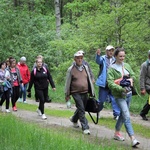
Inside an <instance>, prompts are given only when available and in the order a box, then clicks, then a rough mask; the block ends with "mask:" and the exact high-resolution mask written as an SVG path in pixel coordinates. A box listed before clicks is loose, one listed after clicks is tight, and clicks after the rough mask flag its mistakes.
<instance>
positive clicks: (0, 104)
mask: <svg viewBox="0 0 150 150" xmlns="http://www.w3.org/2000/svg"><path fill="white" fill-rule="evenodd" d="M9 98H10V89H8V90H7V91H4V93H3V95H2V98H1V101H0V106H2V105H3V103H4V101H5V100H6V109H9Z"/></svg>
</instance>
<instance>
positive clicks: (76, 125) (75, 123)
mask: <svg viewBox="0 0 150 150" xmlns="http://www.w3.org/2000/svg"><path fill="white" fill-rule="evenodd" d="M70 121H71V122H72V123H73V127H74V128H79V124H78V123H77V122H73V121H72V117H70Z"/></svg>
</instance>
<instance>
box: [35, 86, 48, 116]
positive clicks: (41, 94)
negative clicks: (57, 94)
mask: <svg viewBox="0 0 150 150" xmlns="http://www.w3.org/2000/svg"><path fill="white" fill-rule="evenodd" d="M35 92H36V94H37V96H38V98H39V100H40V102H39V109H40V110H41V113H42V114H44V103H45V101H46V98H47V95H48V88H46V89H35Z"/></svg>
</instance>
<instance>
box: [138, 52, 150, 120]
mask: <svg viewBox="0 0 150 150" xmlns="http://www.w3.org/2000/svg"><path fill="white" fill-rule="evenodd" d="M140 90H141V95H145V94H146V92H147V93H148V94H149V100H148V101H147V102H146V104H145V105H144V107H143V109H142V111H141V112H140V116H141V117H142V119H143V120H145V121H147V120H148V118H147V117H146V115H147V114H148V112H149V110H150V50H149V51H148V60H147V61H145V62H144V63H143V64H142V65H141V71H140Z"/></svg>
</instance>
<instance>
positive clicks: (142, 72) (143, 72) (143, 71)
mask: <svg viewBox="0 0 150 150" xmlns="http://www.w3.org/2000/svg"><path fill="white" fill-rule="evenodd" d="M146 74H147V68H146V65H145V63H143V64H142V65H141V69H140V90H141V94H143V95H145V94H146V89H145V79H146Z"/></svg>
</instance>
